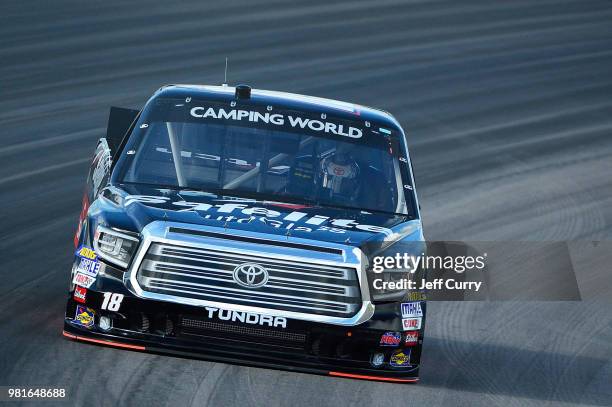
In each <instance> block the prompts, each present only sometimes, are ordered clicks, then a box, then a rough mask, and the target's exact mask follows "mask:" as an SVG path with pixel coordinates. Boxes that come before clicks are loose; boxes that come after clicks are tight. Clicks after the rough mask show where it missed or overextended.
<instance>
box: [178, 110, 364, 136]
mask: <svg viewBox="0 0 612 407" xmlns="http://www.w3.org/2000/svg"><path fill="white" fill-rule="evenodd" d="M189 113H190V114H191V116H192V117H196V118H202V119H207V118H211V119H216V120H235V121H249V122H252V123H257V122H262V123H266V124H273V125H276V126H287V125H288V126H290V127H292V128H298V129H307V130H311V131H314V132H323V133H327V134H335V135H338V136H343V137H349V138H361V137H362V135H363V131H362V130H361V129H360V128H357V127H353V126H350V125H346V124H340V123H333V122H329V121H324V120H316V119H310V118H302V117H299V116H293V115H283V114H280V113H269V112H266V113H260V112H257V111H252V110H240V109H230V110H226V109H223V108H217V109H215V108H213V107H204V106H195V107H193V108H191V110H190V111H189Z"/></svg>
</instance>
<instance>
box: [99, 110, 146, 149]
mask: <svg viewBox="0 0 612 407" xmlns="http://www.w3.org/2000/svg"><path fill="white" fill-rule="evenodd" d="M139 113H140V111H139V110H133V109H125V108H122V107H115V106H111V108H110V113H109V115H108V126H107V127H106V142H107V143H108V147H109V148H110V151H111V157H113V156H114V155H115V153H116V152H117V150H118V149H119V147H120V146H121V142H122V141H123V139H124V137H125V135H126V134H127V132H128V131H129V130H130V128H131V127H132V124H133V123H134V121H135V120H136V118H137V117H138V114H139Z"/></svg>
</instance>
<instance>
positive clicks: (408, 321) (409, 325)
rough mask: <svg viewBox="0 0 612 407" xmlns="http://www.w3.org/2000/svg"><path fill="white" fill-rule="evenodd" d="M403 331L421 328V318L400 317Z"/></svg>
mask: <svg viewBox="0 0 612 407" xmlns="http://www.w3.org/2000/svg"><path fill="white" fill-rule="evenodd" d="M402 326H403V327H404V331H412V330H417V329H421V318H420V317H419V318H404V319H402Z"/></svg>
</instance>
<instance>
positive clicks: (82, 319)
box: [74, 305, 96, 328]
mask: <svg viewBox="0 0 612 407" xmlns="http://www.w3.org/2000/svg"><path fill="white" fill-rule="evenodd" d="M95 315H96V312H95V311H94V310H92V309H91V308H88V307H85V306H83V305H77V307H76V314H75V315H74V322H75V323H76V324H77V325H81V326H84V327H85V328H91V327H92V326H93V324H94V319H95Z"/></svg>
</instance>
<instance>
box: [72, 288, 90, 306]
mask: <svg viewBox="0 0 612 407" xmlns="http://www.w3.org/2000/svg"><path fill="white" fill-rule="evenodd" d="M85 297H87V288H83V287H79V286H78V285H77V286H76V287H75V288H74V300H75V301H78V302H82V303H84V302H85Z"/></svg>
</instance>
